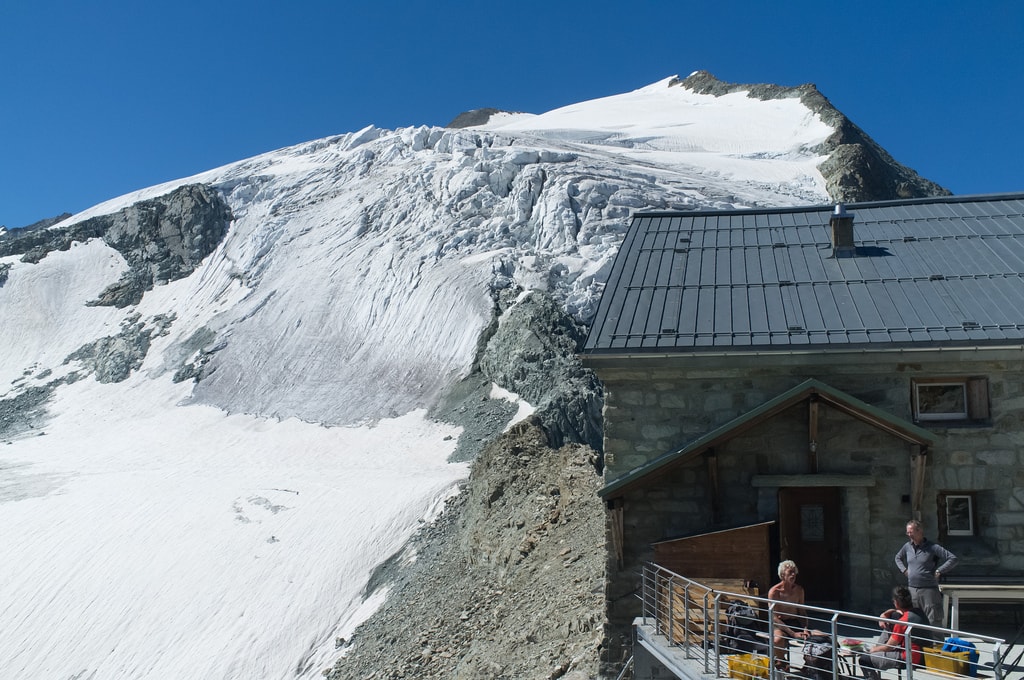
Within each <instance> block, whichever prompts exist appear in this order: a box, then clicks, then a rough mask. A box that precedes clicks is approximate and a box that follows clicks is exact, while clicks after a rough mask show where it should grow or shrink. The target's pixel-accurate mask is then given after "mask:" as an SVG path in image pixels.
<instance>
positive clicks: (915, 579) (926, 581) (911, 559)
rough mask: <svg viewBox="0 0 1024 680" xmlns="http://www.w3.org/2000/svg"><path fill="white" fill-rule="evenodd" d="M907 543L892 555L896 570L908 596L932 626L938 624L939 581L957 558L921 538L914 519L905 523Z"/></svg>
mask: <svg viewBox="0 0 1024 680" xmlns="http://www.w3.org/2000/svg"><path fill="white" fill-rule="evenodd" d="M907 538H909V539H910V540H909V541H907V543H906V544H905V545H904V546H903V547H902V548H900V549H899V552H897V553H896V568H897V569H899V570H900V572H901V573H903V574H904V575H905V576H906V577H907V585H909V586H910V596H911V598H913V600H914V605H915V606H916V607H920V608H921V610H922V611H924V614H925V616H927V617H928V623H930V624H931V625H933V626H938V625H941V624H942V594H941V593H940V592H939V579H941V578H942V576H943V574H946V573H949V570H950V569H952V568H953V567H955V566H956V564H957V557H956V555H954V554H953V553H951V552H950V551H948V550H946V549H945V548H943V547H942V546H941V545H939V544H938V543H932V542H931V541H929V540H928V539H927V538H925V536H924V527H923V526H922V525H921V522H919V521H918V520H916V519H912V520H910V521H909V522H907Z"/></svg>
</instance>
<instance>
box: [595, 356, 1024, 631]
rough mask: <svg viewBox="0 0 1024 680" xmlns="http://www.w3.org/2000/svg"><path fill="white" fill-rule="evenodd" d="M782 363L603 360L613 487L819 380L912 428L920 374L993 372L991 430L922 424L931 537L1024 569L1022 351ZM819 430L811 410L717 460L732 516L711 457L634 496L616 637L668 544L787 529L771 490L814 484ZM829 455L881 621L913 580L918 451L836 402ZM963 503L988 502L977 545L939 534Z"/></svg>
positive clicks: (612, 601)
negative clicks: (714, 483) (906, 550)
mask: <svg viewBox="0 0 1024 680" xmlns="http://www.w3.org/2000/svg"><path fill="white" fill-rule="evenodd" d="M929 355H930V356H929ZM909 358H912V359H913V360H912V361H908V359H909ZM771 361H772V365H769V363H768V362H769V359H768V358H767V357H764V356H752V355H751V356H746V357H732V358H725V357H719V358H701V357H697V358H688V359H667V358H665V359H652V360H649V361H644V360H630V361H622V362H621V363H616V364H612V363H611V362H607V363H606V364H604V365H602V363H600V362H597V361H591V362H589V363H590V365H591V366H593V367H594V368H595V370H596V371H597V373H598V375H599V377H600V378H601V380H602V382H603V384H604V387H605V410H604V421H605V464H606V472H605V481H606V483H607V482H612V481H614V480H616V479H617V478H619V477H621V476H623V475H624V474H626V473H628V472H629V471H630V470H633V469H635V468H636V467H638V466H641V465H644V464H645V463H647V462H649V461H651V460H653V459H655V458H657V457H658V456H661V455H663V454H665V453H668V452H670V451H674V450H678V449H679V448H681V447H683V446H685V445H686V444H687V443H689V442H690V441H692V440H694V439H695V438H696V437H698V436H700V435H703V434H705V433H707V432H708V431H710V430H712V429H714V428H716V427H719V426H721V425H723V424H725V423H727V422H729V421H730V420H732V419H734V418H737V417H739V416H742V415H744V414H746V413H748V412H749V411H750V410H752V409H754V408H756V407H757V406H759V405H761V404H763V403H765V402H766V401H768V400H770V399H772V398H773V397H776V396H777V395H779V394H781V393H783V392H785V391H786V390H788V389H790V388H792V387H794V386H796V385H797V384H799V383H800V382H802V381H803V380H805V379H807V378H815V379H818V380H820V381H822V382H825V383H827V384H828V385H830V386H831V387H833V388H836V389H839V390H842V391H843V392H846V393H847V394H849V395H851V396H853V397H856V398H857V399H860V400H862V401H864V402H867V403H868V404H870V405H872V406H875V407H877V408H880V409H882V410H884V411H885V412H887V413H888V414H889V415H890V416H893V417H896V418H900V419H903V420H906V421H912V419H913V414H912V404H911V391H912V390H911V379H912V378H934V377H941V376H950V377H953V376H968V375H970V376H985V377H987V378H988V381H989V383H988V391H989V398H990V405H991V419H990V421H989V422H987V423H985V424H983V425H969V426H965V425H960V426H957V427H952V426H946V425H938V424H933V425H922V427H925V429H927V430H929V431H931V432H932V433H933V434H934V435H935V436H936V441H935V444H934V445H933V446H932V447H931V448H930V450H929V455H928V467H927V471H926V479H925V487H924V496H923V502H922V518H923V521H924V523H925V527H926V534H927V535H928V536H929V537H931V538H933V539H935V538H939V539H941V540H942V541H943V543H944V544H945V545H946V546H947V547H949V548H950V549H952V550H954V552H957V554H958V555H960V556H961V567H960V568H959V569H958V573H961V574H988V573H996V572H998V573H1017V574H1021V573H1024V427H1022V422H1021V420H1022V418H1024V363H1022V361H1021V355H1020V351H1019V350H1016V351H1010V350H987V351H983V350H978V351H973V352H967V351H965V352H954V351H947V352H941V353H939V352H935V353H926V352H914V353H912V354H911V353H892V354H885V353H873V354H870V355H869V354H860V355H836V354H830V355H825V354H818V355H810V354H808V355H800V356H795V355H789V356H787V357H783V358H781V359H775V358H772V359H771ZM807 420H808V416H807V408H806V404H805V403H802V404H801V405H798V406H795V407H793V408H790V409H788V410H786V411H785V412H783V413H781V414H780V415H778V416H777V417H775V418H774V419H772V420H770V421H767V422H764V423H762V424H760V425H758V426H756V427H754V428H752V429H750V430H748V431H746V432H743V433H742V434H741V435H739V436H737V437H736V438H734V439H732V440H730V441H728V442H726V443H725V444H724V445H722V446H719V447H717V448H716V455H717V457H718V471H719V489H720V492H721V494H722V495H721V503H720V513H719V516H718V517H717V519H716V518H715V516H714V515H713V513H712V509H711V494H710V491H709V488H708V486H709V485H708V473H707V470H706V465H705V463H704V461H703V460H702V459H699V458H698V459H697V460H694V461H691V462H687V463H685V464H682V465H679V466H676V467H674V468H671V469H669V470H666V471H664V472H660V473H658V474H654V475H651V476H650V477H649V478H646V479H645V480H644V482H643V484H641V485H639V486H638V488H635V489H633V490H630V491H628V492H627V493H626V495H625V496H624V498H623V501H624V515H623V517H624V535H625V545H624V562H623V564H622V565H621V566H620V565H619V564H618V563H617V560H616V558H615V556H614V554H612V553H610V555H609V563H608V583H607V598H608V609H609V621H610V625H611V627H612V630H611V631H609V632H610V633H612V636H613V637H614V636H615V635H616V634H625V632H626V631H627V630H628V627H629V623H630V621H631V620H632V617H633V616H636V615H638V614H639V610H638V601H637V600H636V598H635V597H632V596H631V594H632V593H633V592H634V591H635V589H636V588H637V586H638V582H637V577H636V571H637V568H638V566H639V565H640V564H642V563H643V562H644V561H646V560H649V559H651V557H652V551H651V547H650V544H651V543H652V542H654V541H658V540H662V539H665V538H672V537H676V536H680V535H687V534H692V533H699V532H702V531H707V530H710V529H722V528H731V527H737V526H742V525H745V524H750V523H754V522H760V521H767V520H773V519H777V512H778V501H777V493H778V486H777V485H775V486H773V485H772V484H773V483H772V482H770V481H769V482H764V481H763V480H765V479H768V480H771V479H777V478H782V479H785V477H786V476H787V475H789V476H797V475H807V474H808V473H809V469H808V465H809V463H808V454H807V449H808V446H807V432H808V425H807ZM817 459H818V474H819V475H822V476H823V477H824V476H827V480H835V484H836V486H838V487H840V494H839V495H840V500H841V505H842V509H841V515H842V518H843V519H842V524H843V526H842V531H843V544H844V545H843V547H844V550H845V555H844V560H843V562H844V570H845V572H846V573H845V574H844V577H843V588H844V603H843V604H844V606H846V607H848V608H850V609H855V610H860V611H866V612H870V611H874V610H875V609H878V608H880V607H883V606H884V605H885V604H886V602H887V599H888V593H889V590H890V589H891V587H892V586H893V585H894V584H896V583H900V582H902V581H901V578H900V575H899V574H898V573H897V571H896V569H895V567H894V565H893V556H894V554H895V552H896V551H897V549H898V548H899V547H900V545H902V543H903V542H904V541H905V540H906V539H905V537H904V524H905V522H906V520H907V519H908V518H909V517H910V516H911V514H912V507H911V501H910V493H911V480H910V478H911V465H910V445H909V444H908V443H907V442H905V441H903V440H901V439H899V438H897V437H896V436H894V435H891V434H888V433H886V432H884V431H882V430H879V429H878V428H876V427H874V426H872V425H870V424H867V423H864V422H862V421H860V420H858V419H855V418H853V417H851V416H849V415H846V414H844V413H842V412H840V411H837V410H834V409H832V408H830V407H828V406H825V405H822V407H821V408H820V411H819V442H818V452H817ZM827 483H831V482H827ZM949 491H964V492H967V491H970V492H975V493H976V499H977V507H976V508H975V513H976V526H977V534H978V535H977V536H974V537H966V538H962V537H948V538H947V537H943V536H939V535H938V531H937V526H938V522H937V520H938V507H937V499H938V497H939V494H940V492H949ZM610 540H611V533H610V531H609V544H610ZM773 566H774V565H773ZM772 573H774V569H773V570H772Z"/></svg>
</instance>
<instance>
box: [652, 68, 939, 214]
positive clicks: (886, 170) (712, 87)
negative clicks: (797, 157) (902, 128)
mask: <svg viewBox="0 0 1024 680" xmlns="http://www.w3.org/2000/svg"><path fill="white" fill-rule="evenodd" d="M672 84H673V85H679V86H682V87H685V88H687V89H689V90H692V91H694V92H697V93H699V94H710V95H714V96H716V97H720V96H722V95H725V94H731V93H733V92H747V93H748V96H750V97H754V98H755V99H762V100H769V99H784V98H790V97H792V98H798V99H800V101H802V102H803V104H804V105H805V106H807V107H808V108H809V109H810V110H812V111H814V112H815V113H817V114H818V115H819V116H821V119H822V120H823V121H824V122H825V123H827V124H828V125H830V126H832V127H833V128H835V130H836V131H835V133H834V134H832V136H830V137H829V138H828V139H827V140H825V143H824V144H823V145H822V149H821V151H822V153H826V154H828V156H829V157H828V158H827V159H826V160H825V161H824V162H823V163H822V164H821V165H820V166H818V169H819V170H820V171H821V174H822V175H824V177H825V184H826V188H827V190H828V194H829V196H830V197H831V198H832V200H834V201H838V202H843V203H855V202H858V201H887V200H894V199H902V198H923V197H926V196H949V195H950V194H951V192H950V191H949V190H948V189H945V188H943V187H941V186H939V185H938V184H936V183H935V182H932V181H931V180H927V179H925V178H924V177H921V176H920V175H918V174H917V173H916V172H914V171H913V170H911V169H910V168H908V167H906V166H905V165H901V164H900V163H898V162H896V160H895V159H894V158H893V157H892V156H890V155H889V153H888V152H887V151H886V150H885V149H883V148H882V147H881V146H879V145H878V144H877V143H876V142H875V140H873V139H871V137H869V136H868V135H867V133H865V132H864V131H863V130H861V129H860V128H859V127H857V126H856V125H854V124H853V123H852V122H851V121H850V119H849V118H847V117H846V116H844V115H843V114H842V113H840V112H839V111H838V110H837V109H836V108H835V107H834V106H832V103H831V102H830V101H829V100H828V99H827V98H826V97H825V96H824V95H823V94H821V92H819V91H818V88H817V87H815V86H814V85H812V84H810V83H808V84H804V85H800V86H799V87H782V86H780V85H768V84H760V85H741V84H737V83H726V82H722V81H720V80H718V79H717V78H715V77H714V76H713V75H711V74H710V73H708V72H707V71H697V72H696V73H693V74H692V75H690V76H689V77H687V78H685V79H683V80H677V81H675V82H673V83H672Z"/></svg>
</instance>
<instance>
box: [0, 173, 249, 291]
mask: <svg viewBox="0 0 1024 680" xmlns="http://www.w3.org/2000/svg"><path fill="white" fill-rule="evenodd" d="M230 224H231V210H230V208H229V207H228V205H227V203H225V202H224V199H223V198H221V196H220V194H219V193H218V192H217V191H216V190H215V189H213V188H212V187H209V186H206V185H202V184H189V185H185V186H182V187H179V188H178V189H176V190H175V191H173V192H171V193H169V194H167V195H166V196H161V197H159V198H154V199H151V200H147V201H140V202H138V203H136V204H134V205H132V206H129V207H127V208H125V209H124V210H121V211H120V212H117V213H114V214H112V215H102V216H100V217H93V218H91V219H88V220H84V221H82V222H77V223H75V224H72V225H69V226H67V227H61V226H59V225H58V226H56V227H53V228H33V229H23V230H22V229H19V230H12V231H10V232H8V233H7V234H5V235H4V236H3V237H2V238H0V257H5V256H10V255H21V256H22V258H21V259H22V261H23V262H32V263H38V262H40V261H41V260H42V259H43V258H44V257H46V256H47V254H49V253H51V252H53V251H55V250H67V249H68V248H70V247H71V244H72V243H75V242H84V241H88V240H89V239H93V238H102V239H103V240H104V242H105V243H107V244H108V245H109V246H110V247H112V248H114V249H115V250H117V251H118V252H119V253H121V255H122V256H123V257H124V259H125V260H126V261H127V263H128V267H129V269H128V271H126V272H125V273H124V275H123V276H122V277H121V280H120V281H118V282H117V283H115V284H113V285H112V286H110V287H108V288H107V289H106V290H105V291H103V292H102V293H101V294H100V295H99V297H98V298H97V299H96V300H94V301H93V302H92V303H91V304H94V305H107V306H114V307H127V306H129V305H133V304H138V302H139V301H140V300H141V299H142V296H143V295H144V294H145V293H146V291H148V290H152V289H153V286H154V285H160V284H164V283H167V282H169V281H175V280H177V279H181V278H184V277H186V276H188V275H189V274H191V273H192V272H193V271H195V268H196V267H197V266H199V263H200V262H201V261H202V260H203V258H205V257H206V256H207V255H209V254H210V253H211V252H213V250H214V249H215V248H216V247H217V245H218V244H219V243H220V242H221V240H222V239H223V238H224V235H225V234H226V233H227V230H228V226H229V225H230Z"/></svg>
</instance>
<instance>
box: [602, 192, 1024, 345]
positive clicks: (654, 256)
mask: <svg viewBox="0 0 1024 680" xmlns="http://www.w3.org/2000/svg"><path fill="white" fill-rule="evenodd" d="M833 209H834V206H831V205H830V206H818V207H806V208H805V207H800V208H792V209H766V210H733V211H708V212H691V213H683V212H673V213H666V212H657V213H655V212H652V213H637V214H636V215H634V217H633V221H632V224H631V226H630V229H629V232H628V233H627V235H626V237H625V239H624V241H623V244H622V246H621V248H620V251H619V253H618V256H617V257H616V259H615V263H614V265H613V267H612V271H611V274H610V276H609V280H608V283H607V286H606V288H605V291H604V294H603V296H602V298H601V302H600V305H599V307H598V311H597V314H596V316H595V318H594V321H593V323H592V325H591V330H590V335H589V337H588V338H587V342H586V344H585V347H584V354H587V355H591V356H594V355H602V354H612V355H616V354H627V353H628V354H633V353H644V352H652V353H659V354H660V353H666V352H669V353H671V352H694V351H697V352H699V351H719V352H721V351H726V350H739V349H744V350H754V349H758V350H765V349H778V350H793V349H810V348H814V347H816V346H820V347H822V348H823V349H824V348H832V349H836V348H851V349H852V348H856V347H878V348H881V347H883V346H929V345H930V346H962V345H968V344H969V345H980V344H1005V343H1013V344H1018V343H1019V342H1020V341H1021V340H1024V194H1013V195H987V196H962V197H943V198H932V199H913V200H907V201H887V202H882V203H860V204H850V205H848V206H846V210H847V212H848V213H849V214H850V215H851V216H852V217H853V218H854V222H853V229H854V240H855V244H856V251H855V253H853V254H852V256H849V257H837V256H836V255H835V254H834V253H833V248H832V242H831V229H830V227H829V218H830V217H831V214H832V211H833Z"/></svg>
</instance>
